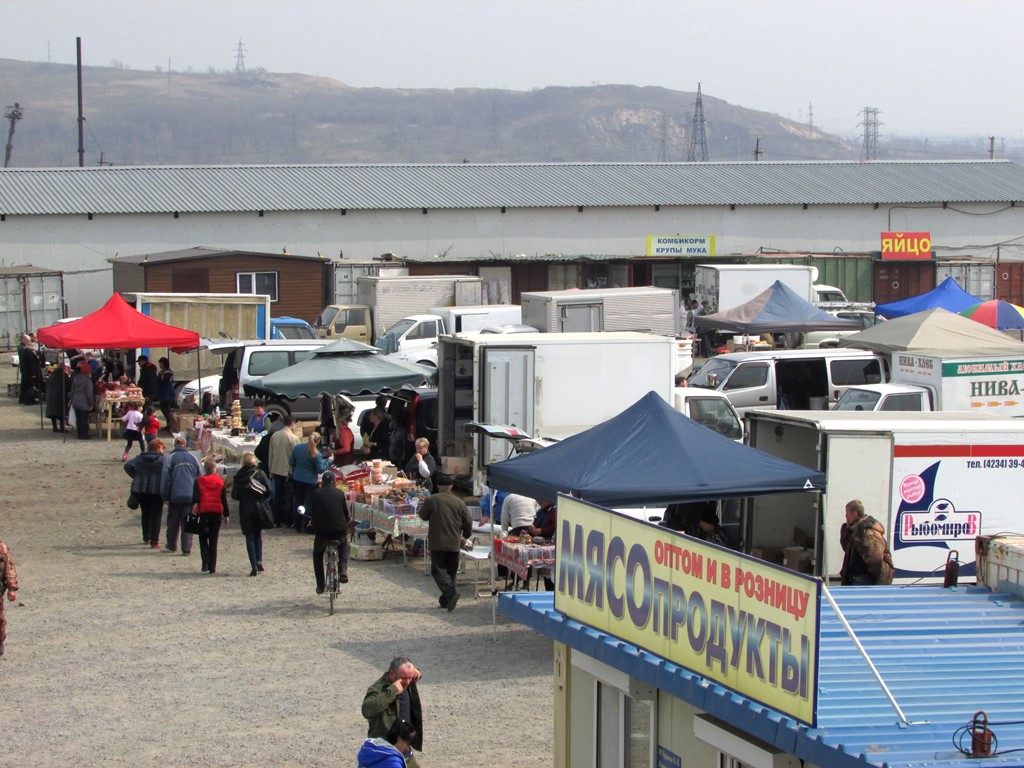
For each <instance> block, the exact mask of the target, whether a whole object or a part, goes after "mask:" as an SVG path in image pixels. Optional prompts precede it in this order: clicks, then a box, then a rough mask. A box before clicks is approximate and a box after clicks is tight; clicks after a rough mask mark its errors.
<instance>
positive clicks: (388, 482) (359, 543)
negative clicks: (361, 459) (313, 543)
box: [335, 459, 430, 568]
mask: <svg viewBox="0 0 1024 768" xmlns="http://www.w3.org/2000/svg"><path fill="white" fill-rule="evenodd" d="M386 470H387V471H386ZM391 470H393V468H391V467H388V468H385V467H384V465H383V462H381V460H380V459H376V460H374V461H373V462H372V463H371V464H369V465H368V466H366V467H357V468H356V469H354V470H350V471H349V472H348V473H344V472H343V471H342V470H341V469H335V474H336V475H337V476H338V482H339V484H341V487H342V489H343V490H345V491H346V492H347V494H348V500H349V512H350V515H351V517H352V521H353V522H354V523H356V539H355V541H354V542H353V543H354V547H355V549H354V550H353V551H354V552H355V553H356V554H357V555H359V557H362V556H363V555H364V554H365V555H366V556H367V559H370V558H373V559H376V557H374V554H373V553H374V552H375V551H376V550H375V549H371V547H374V546H375V545H376V542H374V541H369V540H368V538H369V537H368V536H366V535H365V534H366V533H368V532H369V531H374V532H375V533H380V534H381V535H383V536H384V541H383V542H382V544H381V545H380V550H379V551H380V556H381V557H383V554H384V552H385V550H386V548H387V547H388V546H389V545H390V546H391V547H392V548H394V546H395V545H396V543H398V542H400V544H401V549H402V562H403V563H404V564H406V565H408V546H407V545H408V544H409V543H410V542H413V541H415V540H417V539H419V540H425V539H426V538H427V531H428V525H427V521H426V520H422V519H421V518H420V516H419V514H418V511H419V508H420V504H422V503H423V501H424V500H425V499H426V498H427V497H428V496H429V495H430V491H428V490H427V489H426V488H422V487H420V486H419V485H418V484H417V483H416V481H414V480H409V479H407V478H404V477H393V476H391V474H390V471H391ZM423 552H424V568H426V566H427V550H426V547H425V546H424V548H423Z"/></svg>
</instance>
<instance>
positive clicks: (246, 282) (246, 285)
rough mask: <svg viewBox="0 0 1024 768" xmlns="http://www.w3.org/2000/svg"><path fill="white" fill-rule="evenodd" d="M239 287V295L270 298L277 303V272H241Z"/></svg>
mask: <svg viewBox="0 0 1024 768" xmlns="http://www.w3.org/2000/svg"><path fill="white" fill-rule="evenodd" d="M237 285H238V293H249V294H252V295H254V296H269V297H270V300H271V301H277V272H239V273H238V275H237Z"/></svg>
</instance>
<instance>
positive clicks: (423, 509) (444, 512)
mask: <svg viewBox="0 0 1024 768" xmlns="http://www.w3.org/2000/svg"><path fill="white" fill-rule="evenodd" d="M434 482H435V483H436V484H437V493H435V494H434V495H433V496H430V497H429V498H428V499H427V500H426V501H424V502H423V503H422V504H421V505H420V511H419V515H420V517H421V518H423V519H424V520H426V521H427V522H428V523H430V527H429V529H428V530H427V546H428V547H429V548H430V575H431V576H433V577H434V583H435V584H437V588H438V589H440V590H441V597H440V598H439V599H438V601H437V602H438V605H440V606H441V607H442V608H445V609H447V610H448V612H449V613H451V612H452V611H454V610H455V604H456V603H457V602H459V591H458V590H457V589H456V588H455V578H456V575H457V574H458V572H459V552H460V551H461V550H462V542H463V540H464V539H468V538H469V537H470V536H472V535H473V519H472V518H471V517H470V516H469V510H468V509H467V508H466V504H465V502H464V501H463V500H462V499H460V498H459V497H458V496H456V495H455V494H453V493H452V482H453V481H452V477H451V475H446V474H439V475H437V477H436V478H434Z"/></svg>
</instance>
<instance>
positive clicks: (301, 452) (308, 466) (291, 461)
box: [288, 432, 331, 533]
mask: <svg viewBox="0 0 1024 768" xmlns="http://www.w3.org/2000/svg"><path fill="white" fill-rule="evenodd" d="M327 452H328V455H327V456H323V455H321V453H320V433H319V432H314V433H313V434H311V435H310V436H309V439H308V440H306V442H305V443H299V444H298V445H296V446H295V447H294V448H293V449H292V455H291V456H289V457H288V466H289V467H291V470H292V485H293V487H294V493H295V504H296V506H300V507H304V508H305V513H306V514H304V515H300V514H298V512H297V511H296V514H295V532H296V533H302V532H303V530H304V529H305V527H306V522H307V521H308V519H309V512H310V510H312V509H313V492H314V491H315V490H316V488H317V485H318V483H319V481H320V475H322V474H323V473H324V472H326V471H327V470H328V469H330V467H331V458H330V453H331V449H330V448H328V449H327Z"/></svg>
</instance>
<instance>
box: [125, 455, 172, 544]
mask: <svg viewBox="0 0 1024 768" xmlns="http://www.w3.org/2000/svg"><path fill="white" fill-rule="evenodd" d="M124 471H125V472H127V473H128V476H129V477H130V478H131V479H132V488H131V493H132V495H133V496H134V497H135V499H136V500H137V503H138V506H139V507H140V508H141V509H142V543H143V544H148V545H149V546H150V548H152V549H157V548H158V547H159V546H160V520H161V518H162V517H163V514H164V499H163V497H162V496H161V495H160V478H161V477H162V476H163V471H164V442H163V440H159V439H158V440H151V441H150V443H149V447H148V450H147V451H146V452H145V453H140V454H139V455H138V456H136V457H135V458H134V459H132V460H131V461H129V462H128V463H127V464H125V465H124ZM128 506H129V507H131V499H130V498H129V503H128ZM132 508H133V509H134V507H132Z"/></svg>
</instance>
